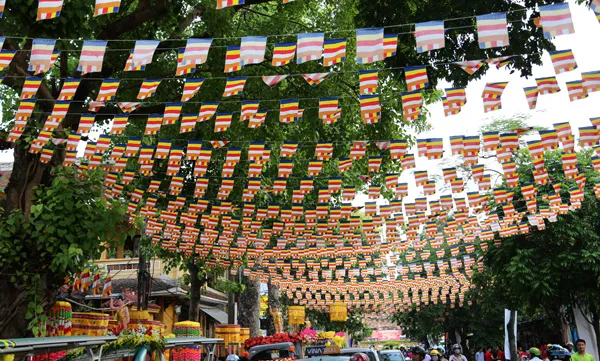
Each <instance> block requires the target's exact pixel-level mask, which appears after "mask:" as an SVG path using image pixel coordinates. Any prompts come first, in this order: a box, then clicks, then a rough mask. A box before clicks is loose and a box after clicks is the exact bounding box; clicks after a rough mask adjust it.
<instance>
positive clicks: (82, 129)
mask: <svg viewBox="0 0 600 361" xmlns="http://www.w3.org/2000/svg"><path fill="white" fill-rule="evenodd" d="M95 118H96V116H95V115H94V114H82V115H81V117H80V118H79V128H77V133H79V134H83V133H89V132H90V129H92V126H93V125H94V119H95Z"/></svg>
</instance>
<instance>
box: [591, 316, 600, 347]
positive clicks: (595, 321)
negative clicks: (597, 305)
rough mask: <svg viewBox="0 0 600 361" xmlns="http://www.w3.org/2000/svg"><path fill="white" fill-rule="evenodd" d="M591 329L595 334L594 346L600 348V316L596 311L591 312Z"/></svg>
mask: <svg viewBox="0 0 600 361" xmlns="http://www.w3.org/2000/svg"><path fill="white" fill-rule="evenodd" d="M592 328H593V329H594V333H595V334H596V346H597V347H598V348H600V315H599V314H598V311H597V310H594V311H593V312H592Z"/></svg>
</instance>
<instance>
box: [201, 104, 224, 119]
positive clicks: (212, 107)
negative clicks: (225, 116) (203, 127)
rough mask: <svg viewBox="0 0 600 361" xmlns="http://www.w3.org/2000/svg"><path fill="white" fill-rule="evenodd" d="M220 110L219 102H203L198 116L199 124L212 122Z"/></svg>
mask: <svg viewBox="0 0 600 361" xmlns="http://www.w3.org/2000/svg"><path fill="white" fill-rule="evenodd" d="M218 108H219V102H203V103H202V105H201V106H200V113H199V114H198V123H201V122H205V121H207V120H210V118H212V117H213V115H215V113H216V112H217V109H218Z"/></svg>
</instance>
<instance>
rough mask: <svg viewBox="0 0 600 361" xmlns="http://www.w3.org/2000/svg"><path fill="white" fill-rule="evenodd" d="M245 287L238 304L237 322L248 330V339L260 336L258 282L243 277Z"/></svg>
mask: <svg viewBox="0 0 600 361" xmlns="http://www.w3.org/2000/svg"><path fill="white" fill-rule="evenodd" d="M243 284H244V285H245V286H246V287H245V288H244V291H243V292H242V295H241V297H240V302H239V306H240V307H239V310H238V322H239V324H240V326H241V327H247V328H249V329H250V337H258V336H260V318H259V314H260V281H259V280H251V279H248V278H247V277H243Z"/></svg>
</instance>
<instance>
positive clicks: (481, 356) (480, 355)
mask: <svg viewBox="0 0 600 361" xmlns="http://www.w3.org/2000/svg"><path fill="white" fill-rule="evenodd" d="M475 361H485V353H484V352H483V347H481V346H479V348H478V349H477V352H476V353H475Z"/></svg>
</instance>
